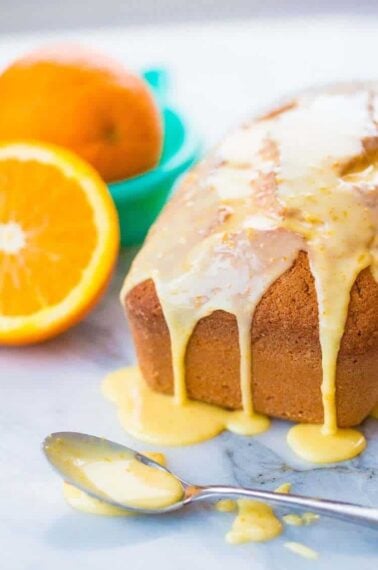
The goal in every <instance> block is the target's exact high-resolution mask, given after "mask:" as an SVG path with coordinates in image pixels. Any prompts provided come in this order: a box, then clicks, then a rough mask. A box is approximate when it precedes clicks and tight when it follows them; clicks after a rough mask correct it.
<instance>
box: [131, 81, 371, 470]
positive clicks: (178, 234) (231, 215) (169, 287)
mask: <svg viewBox="0 0 378 570" xmlns="http://www.w3.org/2000/svg"><path fill="white" fill-rule="evenodd" d="M375 101H376V98H375V97H373V96H372V94H371V93H370V92H369V89H367V88H364V87H361V88H359V89H356V90H354V91H353V90H351V91H346V92H338V91H335V92H332V91H331V92H328V93H320V94H319V93H318V94H304V95H303V96H301V97H299V98H298V99H297V101H296V104H295V105H292V106H289V107H287V108H286V109H285V110H284V112H282V113H277V114H273V115H271V116H270V117H269V116H268V117H267V118H265V119H261V120H258V121H255V122H253V123H251V124H249V125H247V126H244V127H243V128H241V129H239V130H237V131H236V132H235V133H233V134H231V135H230V136H229V137H228V138H227V139H226V140H225V141H224V143H223V144H221V145H220V146H219V147H218V149H217V150H216V151H215V153H213V155H212V156H211V157H210V158H209V159H207V160H205V161H204V162H203V163H202V164H201V165H200V166H199V167H198V168H197V169H196V170H194V171H193V172H192V173H190V174H189V175H188V177H187V179H186V182H184V184H183V186H182V188H181V190H180V191H179V192H178V193H177V195H176V196H175V197H174V198H173V199H172V201H171V202H170V204H168V206H167V208H166V209H165V211H164V213H163V214H162V216H161V217H160V219H159V221H158V222H157V224H156V225H155V226H154V228H153V230H152V231H151V233H150V235H149V237H148V239H147V241H146V244H145V246H144V247H143V248H142V250H141V252H140V254H139V255H138V256H137V258H136V260H135V261H134V264H133V266H132V269H131V271H130V273H129V275H128V277H127V279H126V281H125V285H124V288H123V291H122V298H124V297H125V295H127V293H128V292H129V291H130V290H131V289H132V288H133V287H134V286H135V285H137V284H138V283H141V282H143V281H145V280H147V279H152V280H153V281H154V283H155V287H156V291H157V294H158V297H159V300H160V303H161V306H162V310H163V313H164V316H165V319H166V322H167V325H168V328H169V332H170V338H171V346H172V359H173V374H174V394H175V399H176V402H177V403H178V404H183V403H184V402H185V401H186V387H185V351H186V347H187V343H188V341H189V339H190V336H191V334H192V331H193V329H194V327H195V325H196V324H197V323H198V321H199V320H201V319H202V318H203V317H205V316H207V315H210V314H211V313H212V312H214V311H216V310H223V311H227V312H229V313H231V314H233V315H235V317H236V320H237V325H238V331H239V349H240V386H241V400H242V408H243V413H244V414H245V415H246V416H249V417H253V416H254V414H255V411H254V405H253V390H252V385H253V384H252V381H251V375H252V354H251V326H252V321H253V315H254V311H255V309H256V306H257V305H258V303H259V301H260V300H261V298H262V296H263V295H264V293H266V291H267V290H268V289H269V287H270V286H271V285H272V284H273V283H274V282H275V281H276V280H277V279H278V277H280V275H282V274H283V273H284V272H285V271H286V270H287V269H289V268H290V267H291V266H292V264H293V262H294V261H295V259H296V257H297V255H298V253H299V251H305V252H306V253H307V255H308V258H309V263H310V269H311V272H312V274H313V276H314V281H315V288H316V294H317V299H318V311H319V340H320V347H321V352H322V370H323V379H322V383H321V393H322V402H323V411H324V424H323V427H322V429H321V430H320V431H319V434H318V436H317V437H318V440H317V443H316V444H315V432H316V433H317V431H316V430H312V432H311V437H308V428H307V427H306V426H299V427H300V429H297V431H296V432H295V438H294V437H291V438H289V443H291V445H292V446H293V448H294V449H295V450H296V451H297V452H298V453H300V454H302V455H303V453H302V452H301V450H302V448H303V447H304V446H306V445H312V446H314V445H315V448H316V449H318V448H319V446H320V445H323V444H324V437H323V436H336V434H337V433H338V431H339V430H338V426H337V407H336V367H337V357H338V352H339V348H340V343H341V340H342V336H343V333H344V327H345V322H346V318H347V314H348V305H349V296H350V291H351V287H352V285H353V283H354V281H355V280H356V278H357V276H358V274H359V273H360V272H361V271H362V270H363V269H364V268H366V267H371V271H372V273H373V275H374V276H375V278H377V276H378V265H377V259H378V257H377V251H378V247H377V246H378V242H377V239H378V238H377V222H378V206H377V202H378V201H377V189H378V171H377V161H376V158H377V155H378V133H377V127H376V122H375V115H376V110H375ZM173 238H174V239H173ZM302 428H303V429H302ZM349 436H350V438H351V440H350V450H351V449H353V450H354V452H357V451H356V449H357V448H356V446H355V441H356V438H357V439H358V435H356V432H353V430H348V432H345V433H344V436H343V437H342V438H341V439H342V440H343V445H346V446H348V444H345V441H346V440H348V438H349ZM339 439H340V438H335V437H334V440H335V441H336V440H337V441H338V440H339ZM302 440H303V441H302ZM350 450H349V452H348V453H347V455H348V456H349V455H350ZM360 450H361V446H360ZM310 455H311V457H313V460H315V461H316V455H317V453H316V451H314V449H313V450H312V453H311V454H310ZM314 458H315V459H314ZM338 460H340V458H339V459H338Z"/></svg>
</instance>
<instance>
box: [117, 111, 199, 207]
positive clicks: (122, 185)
mask: <svg viewBox="0 0 378 570" xmlns="http://www.w3.org/2000/svg"><path fill="white" fill-rule="evenodd" d="M166 112H168V113H172V114H173V115H175V116H176V117H177V118H178V120H179V121H180V122H181V125H182V128H183V133H184V136H183V141H182V143H181V145H180V146H179V148H178V149H177V151H176V152H174V153H173V154H172V156H171V157H170V158H169V159H168V160H167V161H164V162H162V163H161V164H158V166H156V167H155V168H152V169H151V170H148V171H147V172H145V173H143V174H138V175H137V176H133V177H131V178H124V179H123V180H117V181H115V182H110V183H108V184H107V186H108V188H109V191H110V193H111V195H112V197H113V199H114V201H115V202H123V201H126V200H130V199H132V200H135V199H138V198H142V197H144V196H146V195H148V194H150V193H151V191H152V190H153V186H154V185H155V184H156V183H158V182H161V181H162V180H164V179H165V178H168V177H170V176H173V175H174V173H175V172H176V171H177V170H180V169H182V168H183V167H184V166H185V165H188V166H189V165H190V163H192V162H194V161H195V159H196V156H197V155H198V154H199V152H200V148H201V143H200V139H199V137H198V135H197V134H196V132H195V131H194V130H193V129H192V128H191V126H190V125H189V123H188V122H187V120H186V118H185V117H184V116H183V115H182V114H181V113H180V111H178V110H177V109H176V108H175V107H174V106H172V105H169V104H165V105H164V106H163V109H162V114H164V113H166ZM131 193H132V195H131Z"/></svg>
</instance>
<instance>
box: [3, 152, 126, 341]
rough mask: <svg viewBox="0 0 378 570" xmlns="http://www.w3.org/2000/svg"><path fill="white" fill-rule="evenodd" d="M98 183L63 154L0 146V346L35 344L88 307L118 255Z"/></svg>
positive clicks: (111, 213) (115, 231)
mask: <svg viewBox="0 0 378 570" xmlns="http://www.w3.org/2000/svg"><path fill="white" fill-rule="evenodd" d="M118 244H119V227H118V219H117V213H116V210H115V207H114V204H113V202H112V199H111V197H110V195H109V192H108V189H107V187H106V185H105V183H104V182H103V181H102V179H101V178H100V176H99V175H98V174H97V173H96V172H95V170H94V169H93V168H92V167H91V166H89V165H88V164H86V163H85V162H84V161H83V160H82V159H80V158H78V157H77V156H76V155H74V154H73V153H71V152H70V151H67V150H64V149H61V148H59V147H54V146H52V145H45V144H43V145H41V144H37V143H36V144H34V143H11V144H0V343H2V344H26V343H31V342H38V341H41V340H44V339H47V338H50V337H52V336H54V335H56V334H57V333H59V332H62V331H63V330H66V329H67V328H68V327H70V326H71V325H73V324H75V323H76V322H77V321H78V320H79V319H81V318H82V317H83V316H84V315H85V314H86V313H87V312H88V310H89V309H90V308H91V307H93V305H94V304H95V302H96V300H97V299H98V298H99V296H100V294H101V293H102V292H103V290H104V288H105V286H106V284H107V283H108V281H109V278H110V275H111V272H112V268H113V267H114V263H115V260H116V257H117V251H118Z"/></svg>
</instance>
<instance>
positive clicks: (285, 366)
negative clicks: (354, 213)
mask: <svg viewBox="0 0 378 570" xmlns="http://www.w3.org/2000/svg"><path fill="white" fill-rule="evenodd" d="M123 302H124V305H125V309H126V313H127V317H128V320H129V323H130V327H131V331H132V334H133V337H134V341H135V346H136V351H137V356H138V361H139V365H140V368H141V371H142V374H143V376H144V378H145V380H146V382H147V383H148V384H149V386H150V387H151V388H152V389H153V390H156V391H159V392H162V393H165V394H172V393H173V373H172V359H171V347H170V336H169V331H168V327H167V325H166V322H165V319H164V315H163V312H162V308H161V305H160V302H159V299H158V296H157V294H156V290H155V286H154V283H153V281H152V280H151V279H149V280H146V281H144V282H143V283H140V284H138V285H136V286H135V287H133V289H132V290H131V291H130V292H129V293H128V294H127V295H126V297H125V298H124V299H123ZM377 306H378V285H377V283H376V282H375V280H374V279H373V277H372V275H371V272H370V270H369V269H365V270H364V271H362V272H361V273H360V275H359V276H358V278H357V280H356V282H355V284H354V286H353V288H352V291H351V297H350V305H349V312H348V318H347V323H346V327H345V332H344V336H343V339H342V343H341V347H340V352H339V356H338V362H337V377H336V401H337V419H338V425H339V426H340V427H349V426H354V425H358V424H359V423H361V422H362V421H363V420H364V419H365V418H366V417H367V416H368V414H369V413H370V411H371V410H372V408H373V407H374V405H375V404H376V402H377V401H378V382H377V372H376V371H377V370H378V311H377V309H376V308H377ZM252 356H253V358H252V370H251V382H252V389H253V402H254V408H255V410H256V411H257V412H260V413H265V414H267V415H269V416H273V417H279V418H284V419H289V420H294V421H299V422H314V423H321V422H322V421H323V406H322V399H321V391H320V385H321V381H322V370H321V350H320V344H319V329H318V306H317V299H316V292H315V286H314V279H313V276H312V274H311V272H310V269H309V264H308V260H307V254H306V253H304V252H300V253H299V255H298V257H297V259H296V261H295V262H294V264H293V265H292V267H291V268H290V269H289V270H288V271H286V272H285V273H284V274H283V275H282V276H281V277H279V278H278V279H277V281H276V282H275V283H273V285H272V286H271V287H270V288H269V289H268V291H267V292H266V293H265V294H264V296H263V298H262V299H261V301H260V303H259V304H258V306H257V308H256V311H255V314H254V318H253V323H252ZM185 365H186V386H187V393H188V396H189V397H190V398H192V399H195V400H200V401H203V402H207V403H210V404H216V405H219V406H222V407H226V408H230V409H239V408H241V393H240V354H239V345H238V332H237V325H236V319H235V317H234V315H232V314H230V313H227V312H225V311H215V312H214V313H212V314H211V315H209V316H207V317H205V318H202V319H201V320H200V321H199V322H198V323H197V325H196V327H195V329H194V331H193V333H192V336H191V338H190V340H189V343H188V346H187V351H186V358H185ZM252 378H253V380H252Z"/></svg>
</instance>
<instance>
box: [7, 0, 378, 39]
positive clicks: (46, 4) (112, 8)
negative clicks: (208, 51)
mask: <svg viewBox="0 0 378 570" xmlns="http://www.w3.org/2000/svg"><path fill="white" fill-rule="evenodd" d="M377 11H378V4H377V1H376V0H360V1H358V2H356V0H302V1H298V0H192V1H188V0H64V2H63V1H61V0H56V1H54V0H1V2H0V32H2V33H6V32H25V31H38V30H52V29H54V30H58V29H74V28H78V27H102V26H112V25H117V26H131V25H141V24H159V23H163V22H172V23H174V22H199V21H209V20H212V21H216V20H237V19H245V18H255V17H270V16H277V17H279V16H297V15H319V14H337V13H340V12H342V13H343V14H344V15H345V16H347V15H348V14H359V15H362V14H372V13H376V12H377Z"/></svg>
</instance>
